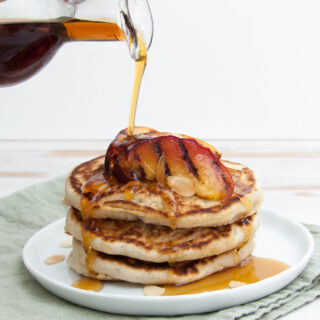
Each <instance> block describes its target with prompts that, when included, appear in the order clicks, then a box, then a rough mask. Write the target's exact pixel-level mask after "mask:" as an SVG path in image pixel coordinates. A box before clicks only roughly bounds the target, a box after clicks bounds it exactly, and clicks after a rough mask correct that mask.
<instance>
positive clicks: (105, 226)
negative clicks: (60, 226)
mask: <svg viewBox="0 0 320 320" xmlns="http://www.w3.org/2000/svg"><path fill="white" fill-rule="evenodd" d="M82 224H83V222H82V217H81V213H80V212H79V211H78V210H76V209H74V208H70V209H69V212H68V214H67V219H66V226H65V231H66V232H67V233H69V234H71V235H72V236H73V237H74V238H75V239H77V240H79V241H82ZM258 225H259V219H258V214H253V215H251V216H249V217H246V218H243V219H241V220H239V221H237V222H235V223H233V224H230V225H225V226H219V227H198V228H192V229H171V228H169V227H166V226H159V225H151V224H145V223H143V222H142V221H139V220H137V221H120V220H111V219H100V220H99V219H90V220H89V221H88V222H86V223H85V224H84V231H85V237H86V238H87V239H90V246H91V247H92V248H93V249H95V250H97V251H101V252H104V253H107V254H110V255H123V256H128V257H131V258H136V259H140V260H145V261H151V262H158V263H159V262H168V261H170V262H172V261H184V260H195V259H201V258H204V257H210V256H213V255H219V254H221V253H223V252H226V251H229V250H231V249H234V248H237V247H239V246H240V245H241V244H243V243H244V242H246V241H248V239H249V238H250V237H251V235H252V234H254V233H255V232H256V230H257V228H258Z"/></svg>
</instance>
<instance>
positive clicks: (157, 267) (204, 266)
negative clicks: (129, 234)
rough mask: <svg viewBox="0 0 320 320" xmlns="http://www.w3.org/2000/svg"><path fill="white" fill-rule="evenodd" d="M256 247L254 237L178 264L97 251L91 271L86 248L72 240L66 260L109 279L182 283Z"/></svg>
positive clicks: (75, 267) (218, 268) (229, 263)
mask: <svg viewBox="0 0 320 320" xmlns="http://www.w3.org/2000/svg"><path fill="white" fill-rule="evenodd" d="M253 249H254V240H253V239H251V240H249V241H248V242H247V243H246V244H244V245H243V246H242V247H241V248H240V249H239V250H237V249H235V250H231V251H228V252H225V253H223V254H220V255H217V256H213V257H209V258H204V259H200V260H192V261H184V262H177V263H175V264H172V265H170V264H168V263H153V262H146V261H142V260H137V259H133V258H128V257H124V256H114V255H107V254H105V253H101V252H98V251H94V252H93V253H94V256H95V259H94V260H93V263H92V271H93V272H91V273H90V272H89V271H88V270H87V268H86V258H87V254H86V251H85V250H84V249H83V247H82V243H81V242H80V241H78V240H76V239H74V240H73V250H72V252H71V254H70V256H69V258H68V260H67V263H68V264H69V266H70V268H71V269H73V270H74V271H76V272H77V273H80V274H82V275H84V276H88V277H92V278H96V279H100V280H108V279H110V277H111V278H113V279H119V280H124V281H128V282H133V283H142V284H182V283H188V282H192V281H195V280H199V279H202V278H204V277H206V276H209V275H211V274H212V273H215V272H218V271H221V270H223V269H226V268H229V267H232V266H236V265H238V264H240V263H241V262H242V261H244V260H245V259H247V258H248V257H249V256H250V255H251V253H252V251H253Z"/></svg>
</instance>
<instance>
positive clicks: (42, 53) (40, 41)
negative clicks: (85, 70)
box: [0, 19, 124, 86]
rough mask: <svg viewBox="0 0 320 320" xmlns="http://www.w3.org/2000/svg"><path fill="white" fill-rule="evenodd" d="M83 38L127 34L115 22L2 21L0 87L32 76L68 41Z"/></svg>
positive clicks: (120, 37)
mask: <svg viewBox="0 0 320 320" xmlns="http://www.w3.org/2000/svg"><path fill="white" fill-rule="evenodd" d="M83 40H84V41H92V40H96V41H99V40H101V41H111V40H124V34H123V32H122V30H121V29H120V28H119V27H118V26H117V25H116V24H114V23H108V22H96V21H89V20H78V19H69V20H55V21H50V22H45V21H27V22H5V23H3V22H0V86H8V85H13V84H17V83H19V82H21V81H23V80H26V79H28V78H29V77H31V76H32V75H34V74H35V73H36V72H38V71H39V70H40V69H42V68H43V67H44V66H45V65H46V64H47V63H48V62H49V61H50V60H51V59H52V57H53V56H54V55H55V53H56V52H57V51H58V49H59V48H60V47H61V46H62V45H63V44H64V43H66V42H70V41H83Z"/></svg>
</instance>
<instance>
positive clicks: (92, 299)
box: [23, 210, 313, 316]
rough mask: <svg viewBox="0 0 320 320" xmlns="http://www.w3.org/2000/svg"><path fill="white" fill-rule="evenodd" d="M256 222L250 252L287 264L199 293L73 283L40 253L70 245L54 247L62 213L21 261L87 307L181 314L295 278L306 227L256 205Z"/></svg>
mask: <svg viewBox="0 0 320 320" xmlns="http://www.w3.org/2000/svg"><path fill="white" fill-rule="evenodd" d="M260 221H261V227H260V229H259V230H258V233H257V237H256V248H255V251H254V255H256V256H260V257H267V258H274V259H278V260H280V261H283V262H285V263H287V264H289V265H290V266H291V267H290V268H289V269H287V270H286V271H284V272H282V273H280V274H278V275H276V276H273V277H271V278H268V279H265V280H263V281H260V282H257V283H253V284H249V285H247V286H243V287H239V288H235V289H228V290H219V291H212V292H206V293H200V294H192V295H182V296H169V297H146V296H144V295H143V286H141V285H134V284H129V283H121V282H115V283H111V282H110V283H108V282H106V283H105V285H104V288H103V289H102V290H101V291H100V292H91V291H84V290H80V289H76V288H73V287H71V286H70V285H71V284H72V283H73V282H74V281H76V280H78V279H80V276H79V275H78V274H76V273H75V272H73V271H72V270H70V269H69V267H68V265H67V264H66V262H65V261H64V262H62V263H58V264H55V265H49V266H48V265H46V264H45V263H44V260H45V258H47V257H49V256H51V255H56V254H64V255H66V256H67V255H68V254H69V252H70V249H64V248H60V247H59V243H60V242H61V240H62V239H63V238H65V237H66V235H64V219H61V220H58V221H56V222H54V223H52V224H50V225H48V226H46V227H45V228H43V229H41V230H40V231H38V232H37V233H35V234H34V235H33V236H32V237H31V238H30V239H29V241H28V242H27V244H26V245H25V247H24V250H23V261H24V264H25V266H26V267H27V269H28V270H29V271H30V272H31V274H32V275H33V276H34V277H35V278H36V279H37V280H38V281H39V282H40V283H41V284H42V285H43V286H44V287H45V288H47V289H48V290H49V291H51V292H52V293H54V294H56V295H57V296H59V297H61V298H63V299H66V300H68V301H71V302H73V303H76V304H79V305H81V306H85V307H88V308H92V309H97V310H101V311H106V312H112V313H119V314H131V315H158V316H160V315H181V314H192V313H203V312H208V311H214V310H218V309H222V308H226V307H230V306H234V305H238V304H242V303H246V302H249V301H253V300H255V299H259V298H262V297H264V296H266V295H268V294H271V293H273V292H275V291H277V290H279V289H281V288H283V287H284V286H286V285H287V284H288V283H290V282H291V281H292V280H294V279H295V278H296V277H297V276H298V275H299V274H300V273H301V272H302V270H303V269H304V268H305V266H306V265H307V263H308V261H309V259H310V257H311V254H312V250H313V239H312V236H311V235H310V233H309V232H308V230H307V229H306V228H304V227H303V226H302V225H301V224H300V223H297V222H295V221H293V220H291V219H288V218H287V217H285V216H282V215H279V214H277V213H275V212H272V211H270V210H261V212H260Z"/></svg>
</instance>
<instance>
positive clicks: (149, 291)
mask: <svg viewBox="0 0 320 320" xmlns="http://www.w3.org/2000/svg"><path fill="white" fill-rule="evenodd" d="M165 291H166V289H165V288H162V287H158V286H149V285H148V286H144V288H143V292H144V295H145V296H162V295H163V294H164V292H165Z"/></svg>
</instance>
